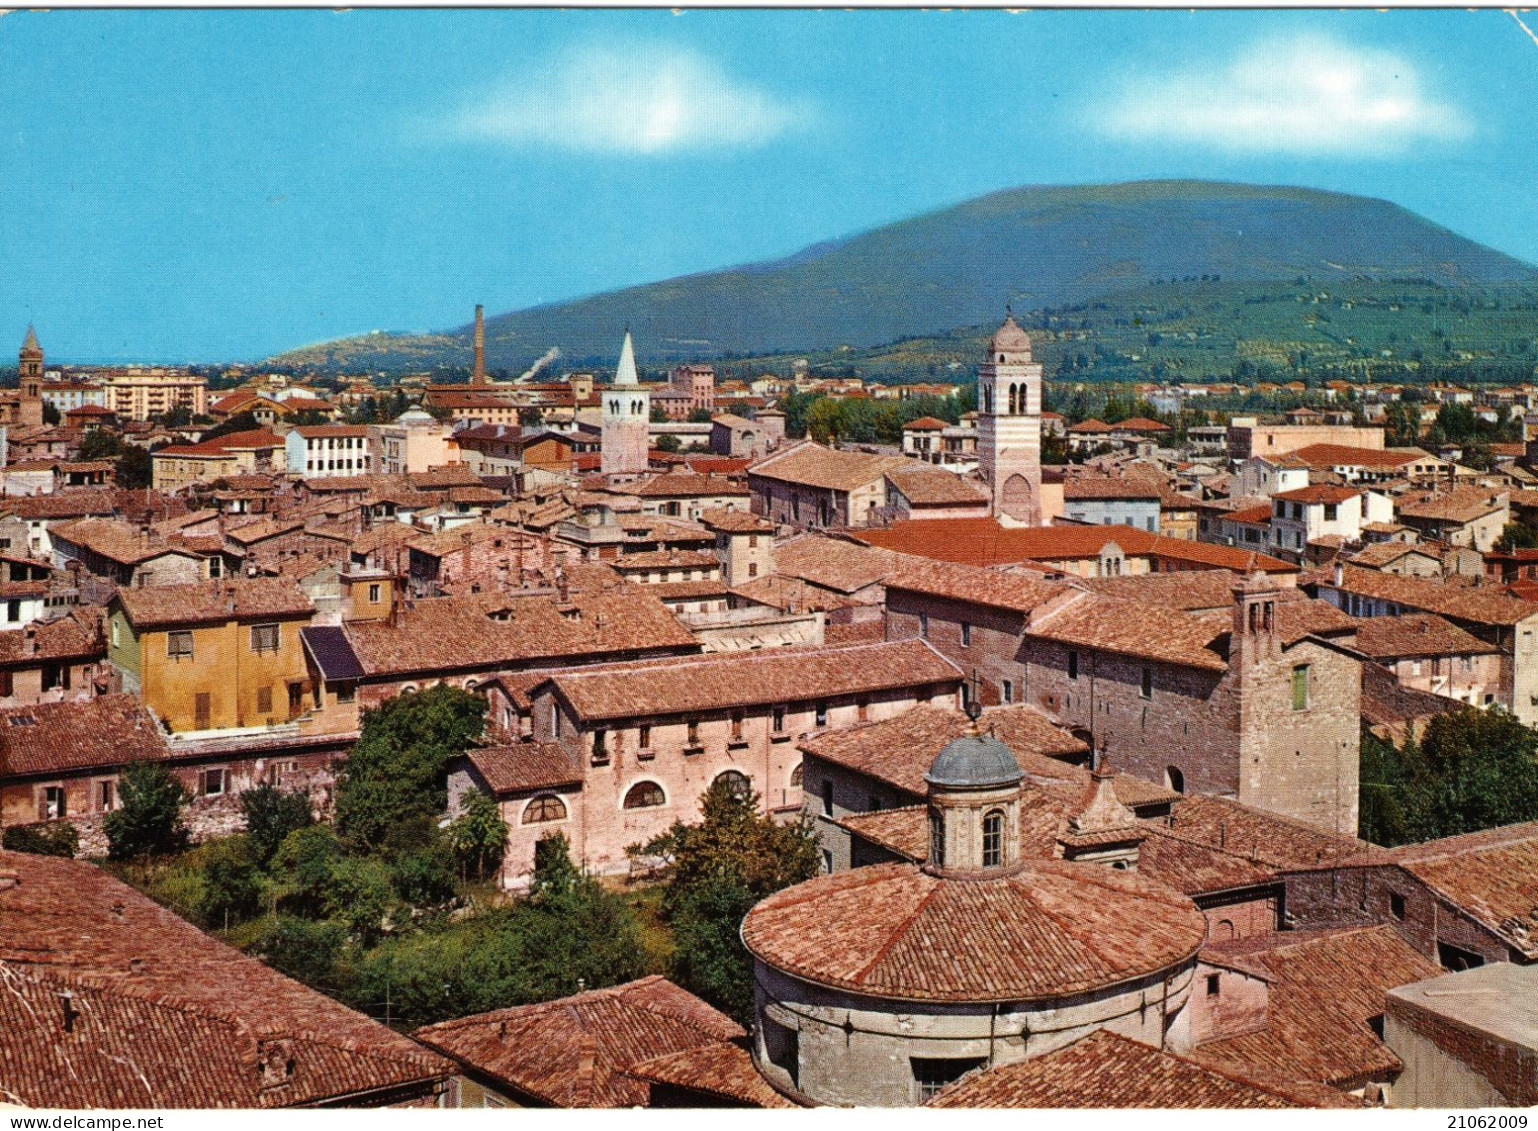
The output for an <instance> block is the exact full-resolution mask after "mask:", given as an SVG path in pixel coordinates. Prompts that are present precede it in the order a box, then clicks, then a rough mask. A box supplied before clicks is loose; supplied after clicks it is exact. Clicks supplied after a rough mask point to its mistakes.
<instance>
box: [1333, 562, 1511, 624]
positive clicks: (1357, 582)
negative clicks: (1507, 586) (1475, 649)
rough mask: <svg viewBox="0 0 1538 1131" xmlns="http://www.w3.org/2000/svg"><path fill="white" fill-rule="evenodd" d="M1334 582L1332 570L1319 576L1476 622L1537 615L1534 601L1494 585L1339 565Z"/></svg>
mask: <svg viewBox="0 0 1538 1131" xmlns="http://www.w3.org/2000/svg"><path fill="white" fill-rule="evenodd" d="M1340 568H1341V581H1340V584H1339V585H1338V586H1337V584H1336V582H1335V578H1334V575H1333V573H1325V574H1322V575H1320V576H1319V579H1318V582H1317V584H1318V585H1319V586H1320V588H1329V589H1335V588H1339V589H1341V590H1343V591H1344V592H1346V593H1357V594H1361V595H1362V596H1366V597H1374V598H1377V599H1378V600H1381V601H1388V602H1393V603H1394V604H1397V605H1401V606H1403V607H1404V608H1406V609H1416V610H1419V611H1421V612H1427V613H1436V614H1438V615H1439V616H1443V617H1447V618H1449V619H1451V620H1455V621H1458V620H1464V621H1471V622H1473V623H1476V624H1493V625H1515V624H1520V623H1521V622H1522V621H1524V620H1526V619H1527V618H1528V617H1531V616H1535V615H1538V602H1533V601H1523V600H1520V599H1518V598H1516V597H1509V596H1507V595H1506V594H1505V593H1503V592H1501V590H1500V589H1498V588H1496V587H1494V586H1481V587H1471V586H1459V585H1446V584H1443V583H1442V582H1440V581H1432V580H1430V579H1428V578H1422V577H1406V576H1401V575H1399V574H1394V573H1383V572H1381V571H1379V570H1375V569H1358V568H1357V567H1355V566H1351V565H1343V566H1341V567H1340Z"/></svg>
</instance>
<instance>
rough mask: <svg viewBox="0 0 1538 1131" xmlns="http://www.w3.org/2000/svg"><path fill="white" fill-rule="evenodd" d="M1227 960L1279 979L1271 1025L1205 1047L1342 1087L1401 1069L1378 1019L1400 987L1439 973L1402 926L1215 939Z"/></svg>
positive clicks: (1273, 989)
mask: <svg viewBox="0 0 1538 1131" xmlns="http://www.w3.org/2000/svg"><path fill="white" fill-rule="evenodd" d="M1208 951H1210V953H1211V955H1212V957H1213V958H1214V959H1215V960H1217V961H1220V962H1224V963H1230V962H1238V963H1242V964H1243V967H1245V968H1254V969H1256V970H1257V972H1259V973H1261V974H1263V975H1264V976H1265V977H1266V978H1267V979H1268V980H1269V982H1270V991H1269V994H1268V995H1267V996H1268V1005H1267V1017H1266V1027H1265V1028H1264V1029H1262V1030H1260V1031H1258V1032H1254V1033H1246V1034H1243V1035H1242V1036H1237V1037H1226V1038H1224V1039H1222V1040H1217V1041H1210V1042H1208V1043H1207V1044H1204V1045H1201V1046H1199V1047H1198V1048H1197V1049H1196V1050H1195V1051H1194V1052H1193V1053H1192V1057H1193V1058H1194V1059H1196V1060H1198V1061H1200V1062H1202V1063H1203V1064H1208V1065H1211V1066H1213V1067H1215V1068H1219V1069H1224V1070H1228V1071H1237V1072H1263V1073H1265V1074H1267V1075H1270V1076H1277V1077H1280V1078H1282V1079H1287V1080H1307V1081H1314V1082H1317V1083H1322V1084H1331V1085H1335V1086H1337V1087H1341V1088H1350V1087H1356V1086H1359V1085H1360V1084H1362V1083H1365V1082H1367V1081H1371V1080H1383V1079H1387V1078H1389V1077H1391V1076H1393V1075H1394V1074H1396V1073H1397V1072H1398V1071H1399V1070H1400V1068H1401V1067H1402V1065H1401V1063H1400V1061H1399V1058H1398V1057H1397V1056H1395V1055H1394V1053H1393V1052H1392V1051H1391V1050H1390V1049H1389V1047H1388V1046H1387V1045H1385V1044H1384V1043H1383V1042H1382V1041H1380V1040H1379V1039H1378V1038H1377V1037H1376V1036H1375V1035H1374V1034H1373V1031H1372V1028H1371V1026H1370V1024H1369V1022H1370V1021H1371V1019H1372V1018H1374V1017H1377V1016H1380V1015H1381V1014H1382V1013H1383V1009H1384V1001H1385V994H1386V992H1387V991H1388V990H1390V989H1392V988H1394V987H1395V986H1402V985H1405V984H1406V983H1409V982H1418V981H1420V980H1421V979H1423V978H1430V977H1433V976H1434V975H1437V974H1440V973H1441V972H1442V971H1441V967H1439V966H1437V965H1436V964H1435V963H1434V962H1431V961H1430V960H1428V959H1426V958H1424V957H1422V956H1421V955H1420V954H1419V953H1418V952H1417V951H1416V950H1415V949H1414V948H1413V947H1411V946H1410V944H1409V943H1407V942H1405V941H1404V939H1402V938H1401V937H1400V936H1399V934H1398V932H1396V931H1395V930H1394V928H1393V927H1390V926H1387V925H1382V926H1376V927H1364V928H1356V929H1347V930H1341V931H1324V932H1311V931H1310V932H1304V931H1284V932H1281V933H1278V934H1271V935H1261V936H1257V937H1255V938H1250V939H1244V940H1241V941H1238V942H1232V943H1221V944H1215V945H1212V946H1210V947H1209V948H1208V950H1207V951H1204V952H1203V957H1204V958H1205V957H1206V956H1207V953H1208Z"/></svg>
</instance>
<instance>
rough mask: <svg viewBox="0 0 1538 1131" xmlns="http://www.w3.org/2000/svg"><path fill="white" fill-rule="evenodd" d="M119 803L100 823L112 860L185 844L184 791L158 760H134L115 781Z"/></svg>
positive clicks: (163, 851) (160, 852)
mask: <svg viewBox="0 0 1538 1131" xmlns="http://www.w3.org/2000/svg"><path fill="white" fill-rule="evenodd" d="M118 796H119V799H120V801H121V804H120V805H119V807H118V808H116V809H114V810H113V811H112V812H110V813H108V814H107V816H106V818H105V820H104V821H103V826H104V829H105V831H106V834H107V855H108V856H110V857H111V858H112V859H114V860H128V859H132V858H133V857H136V856H156V855H164V854H166V853H171V852H180V851H182V850H183V849H185V848H186V847H187V836H188V834H187V826H186V825H185V824H184V823H183V821H182V808H183V806H185V805H186V804H187V800H188V799H187V791H186V790H185V789H184V788H182V783H181V782H179V781H177V780H176V778H175V777H174V776H172V774H171V771H170V770H168V769H167V768H166V767H165V766H164V765H163V764H161V763H159V762H136V763H134V764H133V765H132V766H129V767H128V769H126V770H124V771H123V774H122V777H121V778H119V780H118Z"/></svg>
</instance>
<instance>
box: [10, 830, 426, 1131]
mask: <svg viewBox="0 0 1538 1131" xmlns="http://www.w3.org/2000/svg"><path fill="white" fill-rule="evenodd" d="M0 870H4V871H7V872H11V873H14V874H15V876H16V878H17V880H18V881H19V882H17V883H15V884H14V885H13V886H10V887H7V888H0V918H3V919H4V921H5V924H6V929H5V931H4V932H3V933H0V975H3V978H4V981H5V982H6V984H7V985H8V986H9V987H10V989H11V991H12V992H9V993H5V994H0V1026H3V1028H4V1031H5V1033H6V1051H7V1056H6V1057H5V1058H3V1060H0V1089H4V1091H5V1093H6V1094H7V1095H8V1096H10V1097H12V1098H16V1099H19V1100H20V1101H21V1102H22V1103H24V1104H28V1105H33V1106H38V1107H56V1106H66V1107H74V1108H89V1107H152V1108H166V1107H186V1106H197V1107H254V1108H272V1107H287V1106H296V1105H301V1104H306V1103H318V1102H321V1101H324V1100H327V1099H332V1098H341V1097H344V1096H348V1095H354V1094H357V1093H361V1092H371V1091H377V1090H382V1089H388V1088H394V1087H400V1086H407V1085H430V1084H431V1083H432V1082H433V1081H438V1080H442V1079H444V1078H445V1077H447V1076H448V1075H449V1074H450V1073H451V1072H452V1065H451V1064H449V1063H448V1062H446V1061H444V1060H443V1059H442V1058H440V1057H438V1056H436V1055H434V1054H432V1053H430V1052H428V1051H427V1050H426V1049H423V1048H422V1047H421V1046H420V1045H417V1044H415V1043H414V1042H412V1041H411V1040H409V1039H407V1038H406V1037H403V1036H399V1035H398V1034H396V1033H393V1032H391V1031H390V1030H389V1029H387V1028H386V1027H385V1026H383V1025H381V1024H379V1023H378V1022H375V1021H372V1020H370V1019H369V1018H367V1017H365V1016H364V1015H363V1014H361V1013H355V1012H353V1011H352V1010H350V1009H347V1008H346V1007H344V1006H342V1005H340V1004H339V1003H337V1002H335V1001H332V1000H331V999H330V998H328V997H326V996H325V995H324V994H320V993H316V992H315V991H314V990H310V989H307V988H306V987H304V986H302V985H300V984H299V983H298V982H295V981H292V980H290V979H288V978H285V977H284V976H283V975H281V974H279V973H278V972H277V971H275V970H272V969H270V968H269V967H268V966H266V965H264V964H263V963H262V962H259V961H258V960H256V959H255V958H249V957H247V956H246V955H243V954H241V953H240V952H239V951H237V950H235V949H234V948H233V947H230V946H227V945H226V944H224V943H222V942H219V941H218V940H217V939H214V938H213V937H212V936H210V935H205V934H204V933H203V932H202V931H200V930H198V929H197V928H196V927H194V926H192V925H191V924H190V923H187V922H185V921H183V920H181V919H179V918H177V917H176V916H175V915H173V914H172V913H171V912H170V911H167V910H166V909H164V908H162V907H160V906H158V905H157V904H155V903H153V902H152V901H151V900H149V899H148V898H146V897H145V896H143V895H141V894H140V893H139V892H137V891H135V890H134V889H133V888H131V887H129V886H128V885H126V884H123V883H120V882H119V881H117V880H115V879H113V878H112V877H110V876H108V875H107V874H106V873H105V872H102V871H101V870H100V869H98V868H96V867H94V866H92V865H90V864H87V863H84V862H81V861H75V860H62V859H59V858H57V857H45V856H31V855H24V854H21V853H15V852H5V851H0ZM65 988H67V989H68V990H69V991H70V992H72V993H74V994H75V998H74V1001H73V1003H72V1004H73V1007H74V1011H75V1023H74V1025H73V1027H72V1028H71V1029H70V1030H69V1031H66V1030H65V1028H64V1026H63V1025H61V1024H60V1023H59V1020H58V1019H59V1016H60V994H61V992H63V990H64V989H65ZM23 999H25V1000H23ZM275 1058H282V1059H281V1060H276V1062H275ZM287 1061H292V1065H293V1067H292V1071H291V1072H289V1071H288V1070H287V1068H286V1062H287ZM264 1065H266V1066H268V1067H266V1068H264Z"/></svg>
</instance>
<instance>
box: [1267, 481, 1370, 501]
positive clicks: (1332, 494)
mask: <svg viewBox="0 0 1538 1131" xmlns="http://www.w3.org/2000/svg"><path fill="white" fill-rule="evenodd" d="M1362 493H1363V492H1362V491H1360V490H1358V489H1356V488H1354V487H1331V486H1328V485H1326V484H1322V483H1321V484H1311V485H1309V486H1307V487H1299V488H1297V489H1296V490H1293V491H1278V492H1277V493H1276V494H1275V495H1272V496H1271V497H1272V498H1273V499H1282V500H1284V501H1286V502H1289V503H1344V502H1345V501H1346V500H1347V499H1354V498H1356V497H1357V496H1358V495H1360V494H1362Z"/></svg>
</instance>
